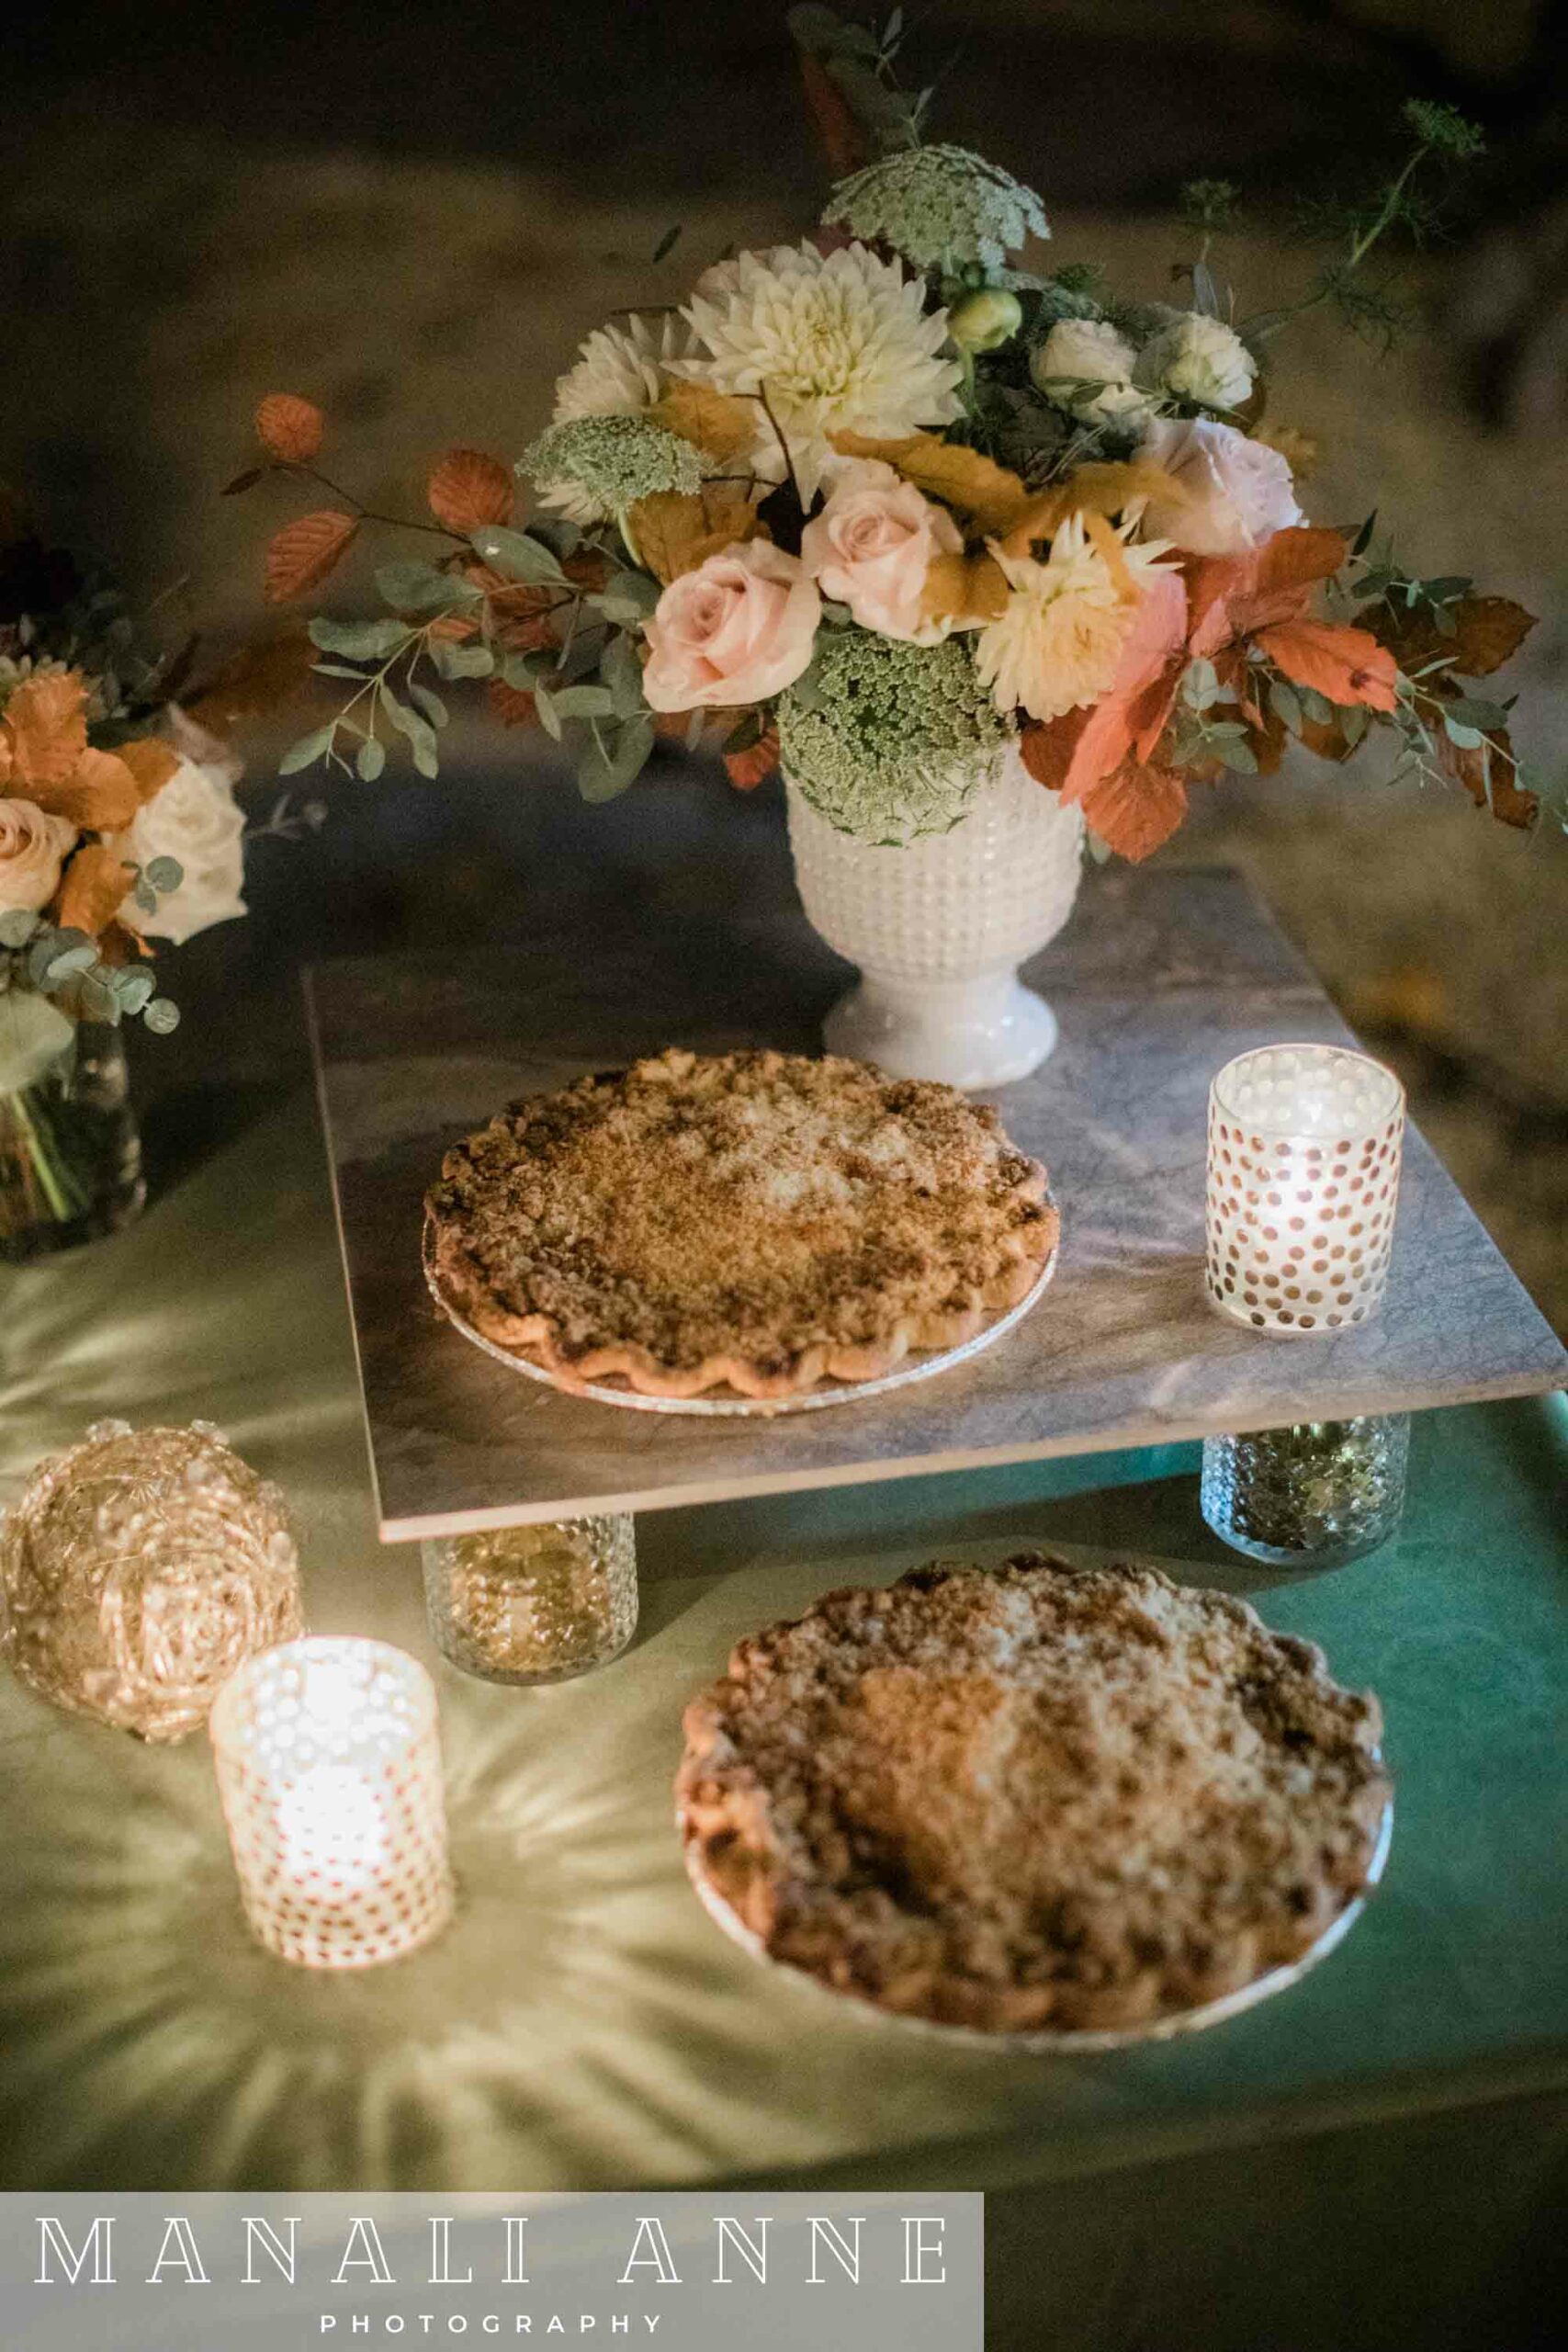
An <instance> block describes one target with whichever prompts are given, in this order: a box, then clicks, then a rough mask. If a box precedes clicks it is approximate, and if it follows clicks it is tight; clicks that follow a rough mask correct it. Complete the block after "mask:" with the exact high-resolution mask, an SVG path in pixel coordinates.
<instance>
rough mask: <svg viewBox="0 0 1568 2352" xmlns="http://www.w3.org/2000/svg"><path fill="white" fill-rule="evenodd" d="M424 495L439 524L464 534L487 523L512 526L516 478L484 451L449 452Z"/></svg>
mask: <svg viewBox="0 0 1568 2352" xmlns="http://www.w3.org/2000/svg"><path fill="white" fill-rule="evenodd" d="M424 494H425V497H426V498H427V499H428V500H429V502H430V511H431V513H432V514H433V515H434V517H435V519H436V521H437V522H438V523H445V524H446V528H447V529H448V530H449V531H458V532H462V533H464V534H467V533H468V532H469V531H477V530H479V529H481V528H482V526H484V525H485V524H486V523H510V522H511V520H512V510H513V505H514V504H515V503H516V491H515V486H514V484H513V479H512V476H511V475H510V474H509V473H508V472H507V470H506V468H505V467H504V466H503V465H502V462H501V459H500V458H487V457H486V455H485V453H484V451H483V450H482V449H448V450H447V452H446V456H445V457H444V458H442V459H441V460H440V462H439V463H438V464H437V465H435V466H434V467H433V468H432V469H431V475H430V480H429V481H427V482H426V484H425V486H424Z"/></svg>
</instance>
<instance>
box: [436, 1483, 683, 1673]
mask: <svg viewBox="0 0 1568 2352" xmlns="http://www.w3.org/2000/svg"><path fill="white" fill-rule="evenodd" d="M420 1551H421V1555H422V1557H423V1565H424V1601H425V1610H426V1613H427V1615H428V1617H429V1621H430V1632H431V1637H432V1639H433V1640H434V1643H435V1645H436V1647H437V1649H438V1650H439V1651H440V1652H441V1655H442V1656H443V1657H445V1658H446V1659H447V1660H448V1662H449V1663H450V1664H451V1665H453V1666H455V1667H457V1668H458V1669H459V1670H460V1671H461V1672H462V1673H464V1674H472V1675H476V1676H478V1677H479V1679H480V1680H481V1681H485V1682H504V1683H512V1684H528V1683H536V1682H565V1681H568V1680H570V1678H571V1677H572V1676H573V1675H578V1674H587V1673H590V1672H591V1671H592V1668H594V1667H596V1666H606V1665H608V1663H609V1661H610V1660H611V1658H613V1657H618V1656H619V1655H620V1653H621V1651H622V1650H624V1649H625V1648H626V1644H627V1643H628V1642H629V1641H630V1640H631V1637H632V1635H633V1634H634V1633H635V1632H636V1631H637V1533H636V1527H635V1522H634V1521H633V1519H632V1517H631V1514H630V1513H629V1512H627V1511H606V1512H602V1513H600V1514H598V1515H596V1516H592V1517H590V1518H586V1519H560V1520H550V1521H546V1522H544V1523H542V1524H540V1525H537V1526H533V1527H502V1528H496V1529H493V1530H491V1531H490V1532H486V1533H484V1534H479V1535H449V1536H443V1537H441V1538H439V1539H438V1540H436V1541H434V1542H431V1543H426V1544H422V1545H421V1546H420Z"/></svg>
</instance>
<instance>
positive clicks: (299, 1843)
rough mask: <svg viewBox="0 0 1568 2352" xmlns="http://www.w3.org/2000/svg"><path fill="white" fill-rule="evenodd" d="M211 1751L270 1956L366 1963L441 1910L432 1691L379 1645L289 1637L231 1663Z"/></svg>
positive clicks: (419, 1938)
mask: <svg viewBox="0 0 1568 2352" xmlns="http://www.w3.org/2000/svg"><path fill="white" fill-rule="evenodd" d="M212 1745H213V1758H214V1762H215V1765H216V1768H217V1773H218V1785H219V1791H220V1795H221V1797H222V1801H223V1811H224V1815H225V1818H226V1820H227V1822H228V1826H229V1838H230V1843H231V1847H232V1849H233V1855H234V1864H235V1868H236V1870H237V1871H238V1872H239V1878H240V1891H241V1895H242V1898H243V1903H244V1906H245V1914H246V1917H247V1918H248V1919H249V1921H250V1924H251V1928H252V1929H253V1931H254V1934H255V1935H256V1937H257V1938H258V1939H259V1940H260V1941H261V1942H262V1943H264V1944H265V1946H266V1948H267V1950H268V1951H273V1952H276V1954H277V1956H278V1957H279V1958H280V1959H283V1960H289V1961H293V1962H297V1963H299V1965H301V1966H305V1967H312V1968H365V1967H371V1966H374V1965H375V1964H376V1963H377V1962H380V1961H385V1960H393V1959H396V1958H397V1957H398V1956H399V1955H400V1953H402V1952H405V1951H412V1950H414V1949H415V1947H416V1946H418V1945H420V1944H422V1943H425V1942H427V1941H428V1940H429V1939H430V1938H431V1937H432V1936H434V1935H435V1934H437V1933H438V1932H439V1930H440V1929H441V1928H443V1927H445V1926H446V1922H447V1920H448V1919H449V1918H450V1917H451V1911H452V1898H453V1889H452V1880H451V1874H450V1871H449V1870H448V1867H447V1861H446V1817H445V1811H444V1806H443V1800H442V1784H441V1753H440V1746H439V1742H438V1738H437V1733H436V1710H435V1692H434V1686H433V1685H432V1683H431V1680H430V1678H429V1676H428V1675H427V1674H426V1673H425V1671H424V1668H423V1667H422V1666H420V1665H418V1664H417V1663H416V1662H415V1660H414V1659H412V1658H411V1657H405V1656H404V1655H403V1653H402V1652H401V1651H400V1650H396V1649H393V1648H390V1647H389V1645H387V1644H385V1643H383V1642H367V1641H353V1640H337V1639H334V1640H314V1641H301V1642H289V1643H286V1644H284V1645H282V1646H281V1647H279V1648H277V1649H274V1650H269V1651H267V1652H266V1653H265V1656H263V1657H258V1658H254V1659H253V1660H251V1661H250V1663H249V1664H248V1665H247V1666H245V1667H243V1668H242V1669H241V1671H240V1672H239V1673H238V1674H236V1675H235V1676H234V1678H233V1679H232V1680H231V1682H230V1683H228V1684H227V1685H226V1686H225V1688H224V1690H223V1692H222V1694H221V1696H220V1699H219V1702H218V1704H217V1706H216V1707H215V1708H214V1710H213V1713H212Z"/></svg>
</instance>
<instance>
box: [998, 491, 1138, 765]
mask: <svg viewBox="0 0 1568 2352" xmlns="http://www.w3.org/2000/svg"><path fill="white" fill-rule="evenodd" d="M1124 527H1125V528H1126V529H1130V528H1131V526H1130V525H1129V526H1124ZM1118 536H1121V535H1120V534H1119V535H1118ZM1166 552H1167V542H1166V541H1165V540H1163V539H1156V540H1151V541H1148V542H1146V543H1145V545H1143V546H1141V547H1133V546H1129V545H1127V544H1126V541H1125V539H1123V541H1122V557H1123V560H1124V561H1125V564H1126V568H1127V571H1129V572H1130V573H1131V575H1132V578H1133V582H1134V586H1136V584H1137V583H1138V582H1139V579H1140V577H1141V576H1145V575H1146V574H1147V573H1148V572H1149V571H1151V570H1152V569H1153V567H1154V565H1155V564H1156V560H1157V559H1158V558H1159V557H1160V556H1162V555H1164V554H1165V553H1166ZM998 560H999V562H1000V563H1001V567H1002V570H1003V571H1005V572H1006V573H1007V576H1008V581H1009V584H1010V587H1011V589H1012V594H1011V595H1010V597H1009V598H1008V601H1007V606H1006V609H1005V610H1004V611H1003V612H1002V613H1001V615H1000V616H998V618H997V619H996V620H994V621H989V622H987V625H986V627H985V628H983V629H982V630H981V632H980V635H979V637H978V639H976V664H977V666H978V669H979V673H980V676H981V678H982V679H983V680H984V682H985V684H987V685H988V686H989V687H990V689H991V693H992V696H993V698H994V699H995V702H996V706H997V708H998V710H1000V711H1004V712H1006V711H1012V710H1017V709H1023V710H1026V711H1028V713H1029V715H1030V717H1031V718H1038V719H1041V720H1047V719H1052V718H1061V717H1062V715H1063V713H1064V712H1066V711H1069V710H1078V709H1083V708H1086V707H1088V706H1089V704H1090V703H1093V702H1097V701H1098V700H1099V699H1100V695H1102V694H1104V693H1106V692H1107V691H1108V689H1109V688H1110V686H1111V683H1112V681H1113V680H1114V678H1115V675H1116V670H1117V665H1118V663H1119V662H1120V661H1121V658H1122V645H1123V642H1124V641H1125V639H1126V636H1127V632H1128V630H1129V629H1130V628H1131V627H1132V625H1133V616H1134V611H1135V609H1136V607H1135V605H1134V603H1133V602H1132V601H1130V600H1129V599H1128V598H1126V597H1125V596H1124V595H1123V594H1122V592H1121V590H1120V589H1119V588H1118V586H1117V583H1116V582H1115V580H1114V579H1113V578H1112V577H1111V567H1110V566H1109V564H1108V563H1107V562H1106V560H1105V558H1104V557H1103V556H1102V555H1101V554H1100V550H1099V548H1097V547H1095V545H1094V544H1093V542H1092V540H1091V539H1090V538H1089V535H1088V533H1087V531H1086V530H1085V528H1084V523H1083V517H1082V516H1081V515H1069V516H1068V517H1067V519H1066V522H1065V523H1064V524H1063V525H1062V526H1061V528H1060V530H1058V532H1057V533H1056V536H1055V538H1054V539H1053V540H1052V542H1051V551H1050V554H1049V555H1048V556H1047V558H1046V560H1045V561H1044V562H1043V563H1038V562H1036V561H1035V560H1034V559H1033V557H1032V556H1021V557H1014V556H1000V555H999V556H998Z"/></svg>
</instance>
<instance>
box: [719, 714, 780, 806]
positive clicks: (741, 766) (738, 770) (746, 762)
mask: <svg viewBox="0 0 1568 2352" xmlns="http://www.w3.org/2000/svg"><path fill="white" fill-rule="evenodd" d="M778 763H779V730H778V729H777V728H776V727H770V728H769V729H767V731H766V732H765V733H764V734H762V735H760V736H759V737H758V738H757V741H755V742H754V743H751V744H749V745H748V746H747V748H746V750H745V751H743V752H726V753H725V755H724V764H725V766H726V768H727V769H728V773H729V781H730V783H731V784H732V785H733V786H735V789H736V790H737V792H754V791H755V790H756V787H757V786H758V785H760V784H761V782H762V781H763V779H764V778H765V777H767V776H770V775H773V770H774V769H775V768H776V767H777V765H778Z"/></svg>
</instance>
